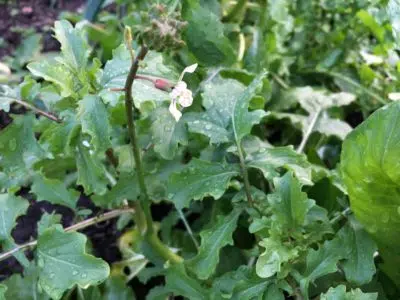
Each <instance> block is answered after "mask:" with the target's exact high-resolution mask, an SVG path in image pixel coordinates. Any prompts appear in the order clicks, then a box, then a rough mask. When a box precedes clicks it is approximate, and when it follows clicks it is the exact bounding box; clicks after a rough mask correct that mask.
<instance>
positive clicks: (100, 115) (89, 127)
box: [78, 95, 111, 152]
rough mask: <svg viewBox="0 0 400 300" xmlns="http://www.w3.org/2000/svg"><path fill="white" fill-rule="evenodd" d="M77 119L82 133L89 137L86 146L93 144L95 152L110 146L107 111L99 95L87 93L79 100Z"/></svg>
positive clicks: (102, 150)
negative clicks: (87, 94)
mask: <svg viewBox="0 0 400 300" xmlns="http://www.w3.org/2000/svg"><path fill="white" fill-rule="evenodd" d="M78 120H79V121H80V122H81V125H82V133H84V134H88V135H89V136H90V137H91V140H90V142H87V143H88V145H87V146H88V148H90V147H91V145H93V148H94V151H95V152H104V151H106V150H107V149H108V148H110V147H111V142H110V124H109V121H108V113H107V109H106V106H105V105H104V103H103V101H102V100H101V98H100V97H98V96H92V95H89V96H86V97H85V98H83V99H82V100H81V101H80V102H79V110H78Z"/></svg>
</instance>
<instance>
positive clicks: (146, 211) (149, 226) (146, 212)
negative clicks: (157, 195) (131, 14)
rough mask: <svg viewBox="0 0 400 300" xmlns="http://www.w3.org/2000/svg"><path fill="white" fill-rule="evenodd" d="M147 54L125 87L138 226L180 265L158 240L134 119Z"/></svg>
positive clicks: (144, 50)
mask: <svg viewBox="0 0 400 300" xmlns="http://www.w3.org/2000/svg"><path fill="white" fill-rule="evenodd" d="M147 52H148V49H147V47H146V46H143V47H142V48H141V50H140V52H139V54H138V56H137V57H136V58H135V59H134V61H133V63H132V65H131V68H130V70H129V74H128V77H127V79H126V82H125V87H124V90H125V111H126V117H127V124H128V134H129V139H130V143H131V145H132V151H133V156H134V159H135V167H136V174H137V176H138V181H139V187H140V191H141V197H140V203H137V205H136V206H135V208H136V212H137V217H136V223H137V226H138V227H139V230H140V232H141V233H142V234H144V238H145V239H146V241H147V242H148V243H149V245H150V246H151V247H152V249H153V250H154V251H155V252H156V253H158V255H160V256H161V257H162V258H163V259H165V260H166V261H170V262H171V263H179V262H181V261H182V260H183V259H182V258H181V257H180V256H178V255H176V254H175V253H173V252H172V251H171V250H170V249H169V248H168V247H167V246H166V245H165V244H163V243H162V242H161V241H160V239H159V238H158V236H157V233H156V232H155V231H154V226H153V219H152V216H151V211H150V203H151V200H150V197H149V194H148V192H147V187H146V183H145V179H144V170H143V165H142V159H141V155H140V148H139V145H138V142H137V136H136V128H135V122H134V119H133V98H132V85H133V81H134V80H135V77H136V76H137V75H136V73H137V71H138V68H139V61H140V60H143V59H144V57H145V56H146V54H147Z"/></svg>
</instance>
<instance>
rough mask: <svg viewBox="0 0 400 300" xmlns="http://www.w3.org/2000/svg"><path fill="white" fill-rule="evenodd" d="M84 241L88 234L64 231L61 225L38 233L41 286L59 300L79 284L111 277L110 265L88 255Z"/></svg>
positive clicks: (82, 284)
mask: <svg viewBox="0 0 400 300" xmlns="http://www.w3.org/2000/svg"><path fill="white" fill-rule="evenodd" d="M85 244H86V236H85V235H83V234H81V233H77V232H68V233H67V232H64V231H63V229H62V227H61V226H56V227H52V228H48V229H46V230H45V231H44V232H43V233H42V234H41V235H40V236H39V239H38V244H37V260H38V266H39V268H40V273H39V285H40V287H41V288H42V289H43V290H44V291H45V292H46V293H47V294H49V295H50V296H51V297H52V298H54V299H60V298H61V297H62V295H63V293H64V292H65V291H66V290H68V289H70V288H72V287H73V286H74V285H76V284H77V285H79V286H80V287H82V288H87V287H88V286H90V285H96V284H98V283H100V282H102V281H103V280H105V279H106V278H107V277H108V275H109V273H110V268H109V266H108V264H107V263H106V262H104V261H103V260H101V259H99V258H96V257H94V256H92V255H90V254H87V253H86V252H85Z"/></svg>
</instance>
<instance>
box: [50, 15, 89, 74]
mask: <svg viewBox="0 0 400 300" xmlns="http://www.w3.org/2000/svg"><path fill="white" fill-rule="evenodd" d="M82 28H83V27H82V26H81V24H78V25H77V26H75V28H74V27H73V26H72V25H71V23H70V22H68V21H66V20H61V21H56V22H55V23H54V33H55V37H56V39H57V40H58V41H59V42H60V44H61V52H62V54H63V58H62V60H61V61H62V63H63V64H64V65H66V66H68V68H69V69H70V70H72V71H73V72H79V71H80V70H85V69H86V66H87V63H88V58H89V54H90V49H89V45H88V43H87V41H86V39H85V32H84V30H83V29H82Z"/></svg>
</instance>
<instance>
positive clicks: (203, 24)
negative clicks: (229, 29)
mask: <svg viewBox="0 0 400 300" xmlns="http://www.w3.org/2000/svg"><path fill="white" fill-rule="evenodd" d="M187 3H188V4H187V5H186V7H185V10H184V13H183V17H184V20H185V21H187V22H188V26H187V28H186V29H185V41H186V43H187V45H188V48H189V49H190V51H191V52H192V53H193V54H194V55H195V56H196V58H197V59H198V60H199V62H200V63H202V64H204V65H208V66H215V65H221V64H231V63H232V62H234V58H235V52H234V50H233V47H232V46H231V44H230V42H229V39H228V38H227V37H226V36H225V35H224V26H223V24H222V23H221V22H220V20H219V19H218V17H217V16H216V15H214V14H213V13H211V12H210V11H209V10H208V9H206V8H204V7H202V6H201V5H200V4H199V3H198V2H196V1H193V0H190V1H187Z"/></svg>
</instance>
